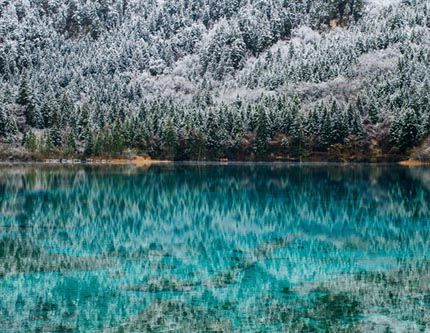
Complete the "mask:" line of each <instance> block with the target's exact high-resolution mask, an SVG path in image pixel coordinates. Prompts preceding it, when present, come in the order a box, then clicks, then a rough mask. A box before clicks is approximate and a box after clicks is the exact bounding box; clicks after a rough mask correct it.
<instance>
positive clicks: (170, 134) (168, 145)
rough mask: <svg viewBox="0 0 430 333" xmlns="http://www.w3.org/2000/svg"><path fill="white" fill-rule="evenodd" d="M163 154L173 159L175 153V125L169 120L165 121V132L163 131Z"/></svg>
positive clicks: (176, 142)
mask: <svg viewBox="0 0 430 333" xmlns="http://www.w3.org/2000/svg"><path fill="white" fill-rule="evenodd" d="M163 141H164V145H163V146H164V149H163V150H164V154H165V156H166V158H168V159H174V158H175V155H176V149H177V145H178V138H177V134H176V130H175V127H174V126H173V123H172V121H171V120H169V121H168V122H167V125H166V129H165V133H164V140H163Z"/></svg>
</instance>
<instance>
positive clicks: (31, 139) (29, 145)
mask: <svg viewBox="0 0 430 333" xmlns="http://www.w3.org/2000/svg"><path fill="white" fill-rule="evenodd" d="M22 141H23V142H22V144H23V146H24V147H25V148H26V149H27V150H28V151H30V152H32V153H34V152H35V151H36V150H37V137H36V135H35V134H34V133H33V132H32V131H27V132H25V133H24V137H23V140H22Z"/></svg>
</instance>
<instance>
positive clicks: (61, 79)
mask: <svg viewBox="0 0 430 333" xmlns="http://www.w3.org/2000/svg"><path fill="white" fill-rule="evenodd" d="M429 17H430V15H429V4H428V1H424V0H413V1H402V0H387V1H373V0H369V1H361V0H355V1H349V0H346V1H343V0H342V1H341V0H338V1H322V0H318V1H307V0H306V1H294V0H292V1H281V0H276V1H271V2H267V1H254V0H252V1H242V0H239V1H230V0H226V1H208V0H181V1H178V0H168V1H161V2H159V1H144V2H142V1H134V0H127V1H126V0H123V1H111V0H97V1H90V2H88V1H80V0H67V1H44V0H32V1H21V0H19V1H5V2H3V3H2V4H1V5H0V26H1V32H2V33H1V36H2V37H1V38H0V75H1V76H0V145H1V148H2V149H1V150H0V158H2V159H7V158H18V159H19V158H26V157H27V158H43V157H47V156H55V157H88V156H120V155H121V156H124V155H148V156H151V157H152V158H163V159H176V160H190V159H192V160H203V159H219V158H229V159H236V160H274V159H308V160H321V159H324V160H327V159H329V160H355V161H379V160H395V159H399V158H403V157H404V156H409V155H411V151H410V150H411V148H413V147H419V148H417V149H416V151H415V152H414V153H413V155H414V156H415V157H417V158H419V159H428V158H429V156H428V155H429V147H428V140H427V141H426V140H425V139H426V138H427V137H428V136H429V134H430V132H429V131H430V112H429V110H430V105H429V100H430V97H429V91H430V88H429V87H430V81H429V73H430V67H429V63H430V61H429V46H430V32H429Z"/></svg>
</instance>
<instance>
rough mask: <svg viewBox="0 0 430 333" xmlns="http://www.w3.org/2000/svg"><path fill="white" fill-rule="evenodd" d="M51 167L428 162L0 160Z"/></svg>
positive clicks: (3, 163) (418, 164)
mask: <svg viewBox="0 0 430 333" xmlns="http://www.w3.org/2000/svg"><path fill="white" fill-rule="evenodd" d="M32 164H33V165H34V164H36V165H45V166H48V165H52V166H77V165H81V166H134V167H149V166H152V165H160V164H166V165H170V164H176V165H248V164H249V165H252V164H256V165H341V166H348V165H370V166H371V165H387V166H388V165H391V166H392V165H395V166H402V167H408V168H414V167H427V166H430V161H419V160H414V159H410V160H402V161H328V160H320V161H316V160H302V161H300V160H297V161H295V160H290V161H279V160H273V161H271V160H269V161H251V160H227V159H220V160H184V161H180V160H178V161H175V160H157V159H151V158H149V157H142V156H137V157H135V158H130V159H127V158H88V159H82V160H81V159H44V160H36V159H34V160H0V166H7V165H32Z"/></svg>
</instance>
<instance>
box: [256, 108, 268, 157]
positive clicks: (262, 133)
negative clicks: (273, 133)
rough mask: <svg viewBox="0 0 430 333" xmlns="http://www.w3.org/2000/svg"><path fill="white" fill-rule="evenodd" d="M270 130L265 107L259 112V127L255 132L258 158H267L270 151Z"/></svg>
mask: <svg viewBox="0 0 430 333" xmlns="http://www.w3.org/2000/svg"><path fill="white" fill-rule="evenodd" d="M269 139H270V138H269V130H268V124H267V115H266V113H265V111H264V110H263V109H260V110H259V111H258V113H257V129H256V133H255V151H256V155H257V158H258V159H263V160H264V159H266V158H267V157H268V153H269Z"/></svg>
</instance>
